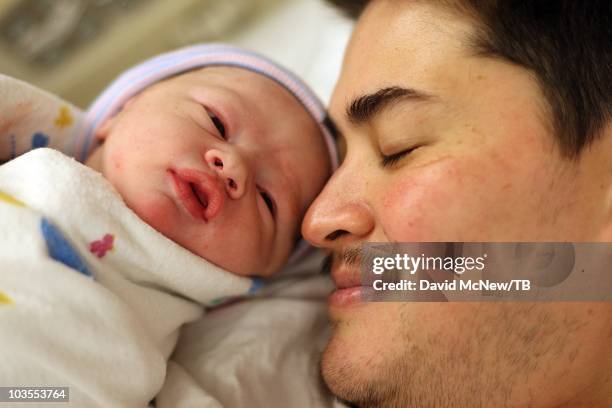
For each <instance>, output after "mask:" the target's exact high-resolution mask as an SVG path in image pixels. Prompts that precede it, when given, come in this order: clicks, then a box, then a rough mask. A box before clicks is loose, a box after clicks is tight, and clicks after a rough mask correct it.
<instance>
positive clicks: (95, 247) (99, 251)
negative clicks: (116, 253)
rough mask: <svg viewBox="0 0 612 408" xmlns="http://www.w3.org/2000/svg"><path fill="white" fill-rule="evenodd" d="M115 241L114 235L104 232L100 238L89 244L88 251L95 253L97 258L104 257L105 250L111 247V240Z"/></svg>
mask: <svg viewBox="0 0 612 408" xmlns="http://www.w3.org/2000/svg"><path fill="white" fill-rule="evenodd" d="M114 241H115V237H114V236H113V235H111V234H106V235H104V237H102V239H100V240H97V241H94V242H92V243H91V244H89V251H90V252H91V253H93V254H96V256H97V257H98V258H102V257H104V255H106V252H107V251H110V250H112V249H113V242H114Z"/></svg>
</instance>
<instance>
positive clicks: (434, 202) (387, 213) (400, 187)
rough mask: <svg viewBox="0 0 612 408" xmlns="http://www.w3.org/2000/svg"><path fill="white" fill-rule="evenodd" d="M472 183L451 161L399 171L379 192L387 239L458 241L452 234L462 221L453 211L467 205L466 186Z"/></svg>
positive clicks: (457, 165)
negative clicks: (461, 204) (465, 203)
mask: <svg viewBox="0 0 612 408" xmlns="http://www.w3.org/2000/svg"><path fill="white" fill-rule="evenodd" d="M472 182H473V181H472V180H469V177H467V176H466V174H465V172H464V171H463V170H462V168H461V166H460V165H459V164H458V163H456V162H455V161H453V160H446V161H441V162H437V163H434V164H431V165H429V166H423V167H421V168H419V169H416V170H411V169H409V168H406V170H398V173H397V174H396V175H395V177H393V182H392V183H390V184H389V187H388V188H386V189H385V190H384V191H383V192H382V194H383V197H382V200H381V202H382V208H381V209H380V210H379V216H380V220H381V222H382V224H383V228H384V231H385V233H386V235H387V238H388V239H389V240H393V241H405V242H411V241H412V242H427V241H439V240H452V239H458V237H454V235H455V234H454V233H452V232H451V231H456V226H457V225H458V224H459V223H460V222H461V218H459V217H456V215H458V214H454V213H455V211H454V210H453V209H454V208H455V207H456V206H457V204H460V203H462V202H467V201H469V200H468V195H469V189H467V188H465V186H466V185H470V184H471V183H472ZM449 234H450V235H449Z"/></svg>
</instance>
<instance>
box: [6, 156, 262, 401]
mask: <svg viewBox="0 0 612 408" xmlns="http://www.w3.org/2000/svg"><path fill="white" fill-rule="evenodd" d="M0 242H2V245H0V270H1V271H2V272H1V273H0V291H2V299H3V301H2V303H3V304H2V306H0V327H2V331H3V334H2V336H0V354H1V355H2V358H0V361H2V369H1V371H0V384H3V385H8V386H34V385H36V386H41V385H44V386H51V385H56V386H58V385H63V386H68V387H70V393H71V394H70V399H71V401H72V404H73V405H74V406H103V407H107V406H113V407H120V406H125V407H138V406H146V405H147V404H148V403H149V401H150V400H151V399H153V397H154V396H155V394H157V392H158V391H159V390H160V388H161V386H162V384H163V381H164V378H165V361H166V360H167V359H168V357H169V356H170V353H171V352H172V350H173V349H174V346H175V343H176V339H177V337H178V330H179V328H180V327H181V325H183V324H184V323H187V322H190V321H193V320H195V319H196V318H198V317H199V316H200V315H201V312H202V307H201V305H206V304H210V303H211V302H215V301H217V300H218V299H219V298H225V297H230V296H237V295H243V294H245V293H247V292H248V291H249V289H250V287H251V286H252V281H251V280H250V279H246V278H242V277H238V276H235V275H233V274H230V273H228V272H226V271H224V270H221V269H219V268H217V267H215V266H214V265H212V264H210V263H208V262H206V261H205V260H203V259H202V258H200V257H198V256H196V255H194V254H192V253H191V252H189V251H187V250H185V249H184V248H182V247H180V246H178V245H177V244H175V243H174V242H172V241H170V240H168V239H167V238H165V237H164V236H162V235H161V234H159V233H157V232H156V231H155V230H153V228H151V227H150V226H149V225H147V224H146V223H144V222H142V221H141V220H140V219H139V218H138V217H137V216H136V214H134V213H133V212H132V211H131V210H129V209H128V208H127V207H126V206H125V205H124V204H123V202H122V200H121V197H120V196H119V195H118V194H117V193H116V192H115V190H114V189H113V188H112V186H111V185H110V183H108V182H107V181H106V179H104V178H103V177H102V176H101V175H100V174H99V173H97V172H95V171H93V170H91V169H89V168H87V167H85V166H83V165H81V164H79V163H78V162H76V161H75V160H74V159H71V158H69V157H67V156H65V155H64V154H62V153H60V152H57V151H55V150H51V149H37V150H34V151H31V152H29V153H26V154H24V155H22V156H20V157H18V158H16V159H14V160H12V161H10V162H8V163H6V164H4V165H2V166H0Z"/></svg>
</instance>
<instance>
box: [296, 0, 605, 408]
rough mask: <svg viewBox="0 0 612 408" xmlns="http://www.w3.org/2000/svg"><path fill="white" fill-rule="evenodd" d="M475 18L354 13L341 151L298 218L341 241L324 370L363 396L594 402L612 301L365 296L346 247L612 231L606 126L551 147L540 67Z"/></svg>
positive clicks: (344, 391)
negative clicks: (497, 47)
mask: <svg viewBox="0 0 612 408" xmlns="http://www.w3.org/2000/svg"><path fill="white" fill-rule="evenodd" d="M415 3H416V4H415ZM473 32H474V25H473V24H472V22H471V21H470V20H469V19H467V18H464V17H462V16H460V15H458V14H455V13H453V12H450V11H447V10H445V9H442V8H438V7H435V6H431V5H429V4H427V2H408V1H405V2H398V1H390V0H375V1H372V2H371V4H370V5H369V6H368V8H367V9H366V11H365V13H364V14H363V15H362V17H361V18H360V20H359V22H358V24H357V26H356V29H355V32H354V34H353V37H352V40H351V42H350V44H349V47H348V50H347V54H346V57H345V61H344V67H343V71H342V74H341V78H340V81H339V83H338V85H337V88H336V90H335V93H334V96H333V98H332V103H331V114H332V117H333V118H334V120H335V121H336V123H337V124H338V127H339V130H340V132H341V133H342V134H343V137H344V141H345V143H344V146H342V150H343V151H344V161H343V163H342V166H341V167H340V169H339V170H338V171H337V172H336V173H335V174H334V176H333V177H332V179H331V180H330V182H329V183H328V185H327V186H326V188H325V189H324V191H323V192H322V193H321V195H320V196H319V198H318V199H317V200H316V201H315V203H314V204H313V205H312V207H311V208H310V210H309V212H308V214H307V216H306V219H305V221H304V225H303V232H304V235H305V236H306V238H307V239H309V240H310V241H311V242H313V243H314V244H316V245H318V246H323V247H327V248H329V249H332V250H333V251H334V254H335V257H334V259H335V261H334V265H333V268H332V276H333V277H334V280H335V281H336V284H337V285H338V287H339V290H338V291H336V292H335V293H334V294H333V295H332V296H331V298H330V315H331V318H332V320H333V322H334V332H333V335H332V338H331V340H330V343H329V345H328V347H327V349H326V351H325V353H324V356H323V375H324V378H325V380H326V382H327V384H328V385H329V386H330V388H331V390H332V391H333V392H334V393H335V394H337V395H338V396H340V397H341V398H345V399H347V400H350V401H353V402H357V403H359V404H360V405H363V406H384V405H388V406H395V405H397V406H415V407H421V408H423V407H441V406H454V407H463V406H466V407H474V406H504V404H507V406H534V407H538V406H558V405H561V404H564V403H567V404H570V405H572V404H573V405H572V406H580V405H578V401H582V400H581V399H579V398H582V399H585V398H590V399H589V400H586V399H585V401H586V402H585V404H590V405H589V406H596V405H594V404H596V403H597V401H598V400H603V401H607V399H606V396H608V395H610V394H609V393H610V392H611V391H610V388H611V387H612V378H611V376H610V371H611V370H610V368H611V367H612V360H611V356H612V352H611V346H610V344H612V322H611V318H610V316H611V314H612V307H611V306H610V305H606V304H588V303H582V304H571V303H564V304H561V303H556V304H552V303H549V304H526V303H522V304H521V303H514V304H499V303H497V304H494V303H446V304H445V303H363V302H361V300H360V299H361V298H360V296H359V295H360V290H359V288H358V287H356V286H357V285H359V284H360V283H359V282H360V281H359V272H358V270H359V265H354V264H352V263H351V262H350V261H348V262H347V259H350V257H346V256H343V254H346V252H345V251H346V250H347V249H351V248H358V247H359V246H360V244H361V243H363V242H387V241H402V242H403V241H406V242H411V241H425V242H428V241H601V240H606V241H610V240H612V239H611V237H610V226H609V224H610V213H611V209H610V195H609V193H610V180H612V176H611V173H612V168H611V165H610V159H609V156H610V153H609V152H610V151H612V143H611V141H610V139H612V138H611V137H605V138H602V139H600V140H599V141H597V142H596V143H595V144H593V145H592V148H587V150H586V151H584V152H583V153H582V155H581V157H580V160H578V161H575V162H572V161H568V160H566V159H564V158H562V157H561V155H560V153H559V148H558V146H557V144H556V142H555V140H554V138H553V135H552V131H551V124H550V122H549V117H550V116H549V114H548V112H547V108H546V106H547V105H546V102H545V99H544V98H543V96H542V93H541V91H540V89H539V87H538V85H537V83H536V80H535V79H534V77H533V76H532V75H530V73H529V72H528V71H526V70H524V69H522V68H520V67H517V66H513V65H511V64H508V63H505V62H502V61H500V60H495V59H489V58H484V57H480V56H476V55H475V53H474V52H473V51H472V50H471V49H470V47H469V45H468V37H469V35H470V34H472V33H473ZM354 102H355V103H354ZM351 106H352V108H351ZM412 149H413V150H412ZM406 150H409V151H410V150H411V151H410V152H409V154H407V155H404V156H401V155H398V153H401V152H403V151H406ZM394 155H395V156H394ZM383 156H391V158H387V159H384V158H383ZM585 406H587V405H585Z"/></svg>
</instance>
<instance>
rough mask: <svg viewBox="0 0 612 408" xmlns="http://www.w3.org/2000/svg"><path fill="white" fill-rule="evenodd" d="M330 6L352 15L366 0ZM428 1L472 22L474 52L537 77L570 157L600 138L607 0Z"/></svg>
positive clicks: (611, 40) (606, 78) (607, 104)
mask: <svg viewBox="0 0 612 408" xmlns="http://www.w3.org/2000/svg"><path fill="white" fill-rule="evenodd" d="M328 1H329V2H330V3H332V4H334V5H336V6H338V7H340V8H341V9H342V10H344V11H345V12H346V13H347V14H348V15H349V16H351V17H353V18H356V17H358V16H359V14H360V13H361V12H362V11H363V9H364V8H365V6H366V5H367V4H368V3H369V1H368V0H328ZM406 1H408V0H406ZM426 1H431V2H432V3H433V4H443V5H444V6H445V7H451V8H453V9H454V10H455V11H459V12H462V13H463V14H467V15H468V16H470V17H473V18H475V20H476V21H477V28H478V29H479V30H478V31H479V33H478V34H477V35H476V36H475V37H474V38H473V39H472V40H473V46H474V48H475V50H476V52H477V53H478V54H479V55H482V56H492V57H497V58H501V59H503V60H506V61H509V62H511V63H514V64H517V65H519V66H522V67H524V68H526V69H528V70H530V71H531V72H533V73H534V74H535V76H536V78H537V80H538V83H539V85H540V88H541V90H542V92H543V94H544V96H545V98H546V100H547V101H548V104H549V106H550V112H551V116H552V125H553V129H554V132H555V136H556V138H557V140H558V142H559V145H560V147H561V150H562V152H563V153H564V154H565V155H566V156H567V157H574V158H575V157H577V156H578V155H579V153H580V152H581V150H582V149H583V148H584V147H585V146H587V145H588V144H589V143H591V142H592V141H593V140H594V139H596V138H597V137H598V136H599V135H600V134H601V132H602V130H603V128H604V127H605V126H606V124H607V121H608V120H609V119H610V117H611V116H612V1H610V0H586V1H581V0H444V1H433V0H426Z"/></svg>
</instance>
